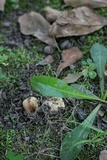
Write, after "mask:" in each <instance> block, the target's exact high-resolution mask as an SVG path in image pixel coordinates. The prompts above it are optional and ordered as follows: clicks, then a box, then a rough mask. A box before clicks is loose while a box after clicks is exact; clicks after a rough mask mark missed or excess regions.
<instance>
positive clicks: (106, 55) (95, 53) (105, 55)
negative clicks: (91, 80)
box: [90, 43, 107, 96]
mask: <svg viewBox="0 0 107 160" xmlns="http://www.w3.org/2000/svg"><path fill="white" fill-rule="evenodd" d="M90 52H91V57H92V59H93V60H94V62H95V64H96V68H97V73H98V76H99V78H100V88H101V95H102V96H103V92H104V69H105V64H106V62H107V48H105V47H104V46H103V45H101V44H99V43H95V44H94V45H93V46H92V48H91V50H90Z"/></svg>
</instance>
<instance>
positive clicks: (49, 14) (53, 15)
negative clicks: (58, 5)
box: [44, 7, 61, 22]
mask: <svg viewBox="0 0 107 160" xmlns="http://www.w3.org/2000/svg"><path fill="white" fill-rule="evenodd" d="M44 12H45V16H46V19H47V20H48V21H49V22H54V21H55V20H56V19H57V17H58V15H59V14H60V13H61V12H60V11H58V10H56V9H53V8H51V7H46V8H45V9H44Z"/></svg>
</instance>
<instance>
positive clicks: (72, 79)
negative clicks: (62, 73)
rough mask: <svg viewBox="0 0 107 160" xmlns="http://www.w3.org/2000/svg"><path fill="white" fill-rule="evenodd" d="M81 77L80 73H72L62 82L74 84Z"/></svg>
mask: <svg viewBox="0 0 107 160" xmlns="http://www.w3.org/2000/svg"><path fill="white" fill-rule="evenodd" d="M82 75H83V73H82V72H78V73H73V74H70V73H69V74H68V75H67V76H66V77H65V78H64V79H63V81H64V82H66V83H67V84H69V83H74V82H76V81H77V80H78V79H79V78H80V77H81V76H82Z"/></svg>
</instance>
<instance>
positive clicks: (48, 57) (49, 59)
mask: <svg viewBox="0 0 107 160" xmlns="http://www.w3.org/2000/svg"><path fill="white" fill-rule="evenodd" d="M52 62H54V59H53V57H52V56H51V55H49V56H47V57H46V58H45V59H44V60H42V61H40V62H39V63H37V64H36V66H38V65H42V66H44V65H47V64H51V63H52Z"/></svg>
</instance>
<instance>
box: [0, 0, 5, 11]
mask: <svg viewBox="0 0 107 160" xmlns="http://www.w3.org/2000/svg"><path fill="white" fill-rule="evenodd" d="M5 3H6V0H0V11H4V5H5Z"/></svg>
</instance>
